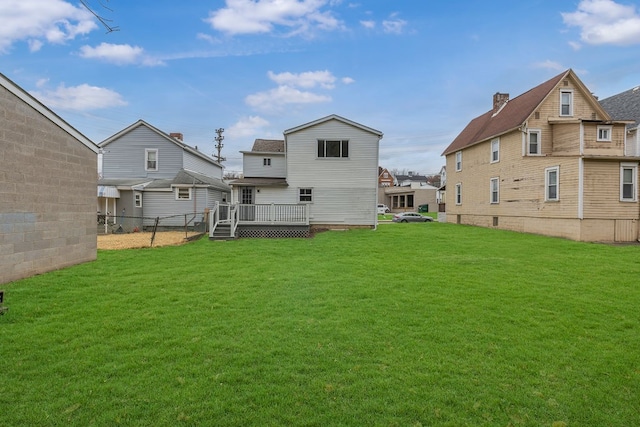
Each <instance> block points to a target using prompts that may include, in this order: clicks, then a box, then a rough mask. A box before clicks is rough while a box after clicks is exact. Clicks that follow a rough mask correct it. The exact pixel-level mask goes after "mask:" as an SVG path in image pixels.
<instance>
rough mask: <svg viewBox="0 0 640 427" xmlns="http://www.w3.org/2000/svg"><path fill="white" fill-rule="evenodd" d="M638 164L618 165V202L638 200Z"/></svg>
mask: <svg viewBox="0 0 640 427" xmlns="http://www.w3.org/2000/svg"><path fill="white" fill-rule="evenodd" d="M637 194H638V164H637V163H620V201H621V202H636V201H637V200H638V197H637Z"/></svg>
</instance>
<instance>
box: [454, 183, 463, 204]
mask: <svg viewBox="0 0 640 427" xmlns="http://www.w3.org/2000/svg"><path fill="white" fill-rule="evenodd" d="M455 195H456V205H461V204H462V183H460V182H459V183H457V184H456V192H455Z"/></svg>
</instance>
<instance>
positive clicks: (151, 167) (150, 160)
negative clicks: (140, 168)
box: [144, 148, 158, 171]
mask: <svg viewBox="0 0 640 427" xmlns="http://www.w3.org/2000/svg"><path fill="white" fill-rule="evenodd" d="M144 157H145V164H144V170H146V171H157V170H158V150H155V149H151V148H147V149H146V150H144Z"/></svg>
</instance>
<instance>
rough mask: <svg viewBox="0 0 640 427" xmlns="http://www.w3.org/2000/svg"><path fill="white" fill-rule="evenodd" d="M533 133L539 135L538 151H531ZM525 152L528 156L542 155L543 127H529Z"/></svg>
mask: <svg viewBox="0 0 640 427" xmlns="http://www.w3.org/2000/svg"><path fill="white" fill-rule="evenodd" d="M531 134H535V135H538V141H537V143H538V151H537V152H536V153H531V150H530V147H531ZM524 149H525V152H526V155H527V156H541V155H542V129H527V136H526V137H525V148H524Z"/></svg>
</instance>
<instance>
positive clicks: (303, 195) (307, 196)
mask: <svg viewBox="0 0 640 427" xmlns="http://www.w3.org/2000/svg"><path fill="white" fill-rule="evenodd" d="M298 201H299V202H300V203H311V202H313V188H299V189H298Z"/></svg>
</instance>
